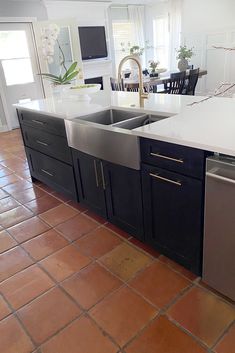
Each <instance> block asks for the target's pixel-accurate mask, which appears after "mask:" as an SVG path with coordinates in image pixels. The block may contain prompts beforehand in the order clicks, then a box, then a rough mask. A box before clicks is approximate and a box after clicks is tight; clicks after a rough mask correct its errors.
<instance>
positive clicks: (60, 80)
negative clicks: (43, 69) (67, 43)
mask: <svg viewBox="0 0 235 353" xmlns="http://www.w3.org/2000/svg"><path fill="white" fill-rule="evenodd" d="M77 64H78V63H77V62H76V61H75V62H74V63H72V65H71V66H70V67H69V68H68V70H67V69H66V71H65V73H64V74H60V75H58V76H56V75H52V74H49V73H41V74H40V75H41V76H42V77H43V78H45V79H47V80H49V81H51V83H52V84H53V85H54V86H57V85H68V84H70V83H71V81H72V80H74V79H75V78H76V76H77V75H78V73H79V72H80V69H77Z"/></svg>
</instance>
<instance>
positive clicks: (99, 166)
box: [16, 92, 235, 275]
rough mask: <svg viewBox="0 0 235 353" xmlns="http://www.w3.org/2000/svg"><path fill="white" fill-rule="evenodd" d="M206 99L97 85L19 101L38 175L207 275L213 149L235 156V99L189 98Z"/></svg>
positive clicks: (28, 150) (31, 163)
mask: <svg viewBox="0 0 235 353" xmlns="http://www.w3.org/2000/svg"><path fill="white" fill-rule="evenodd" d="M200 100H201V97H195V96H193V97H192V96H177V95H162V94H150V96H149V99H148V100H146V102H145V107H144V108H140V107H139V105H138V93H129V92H112V93H111V94H110V95H106V94H105V93H104V92H99V93H97V94H95V95H94V96H93V98H92V100H91V102H89V103H87V102H78V101H76V100H73V99H59V98H49V99H45V100H39V101H34V102H29V103H26V104H19V105H16V108H17V109H18V114H19V121H20V124H21V130H22V134H23V139H24V143H25V147H26V153H27V157H28V162H29V166H30V171H31V175H32V177H33V180H34V179H37V180H40V181H42V182H44V183H46V184H48V185H49V186H51V187H52V188H54V189H55V190H57V191H60V192H63V193H65V194H66V195H68V196H69V197H71V198H73V199H75V200H76V201H79V202H81V203H84V204H86V205H87V206H88V207H89V208H90V209H92V210H93V211H95V212H96V213H97V214H100V215H102V216H103V217H105V218H106V219H108V220H109V222H111V223H114V224H115V225H117V226H119V227H120V228H122V229H124V230H125V231H127V232H129V233H130V234H132V235H133V236H135V237H137V238H138V239H140V240H141V241H144V242H147V243H149V244H151V245H152V246H153V247H155V248H156V249H157V250H158V251H160V252H161V253H164V254H166V255H167V256H169V257H171V258H172V259H174V260H175V261H177V262H179V263H180V264H182V265H184V266H185V267H187V268H188V269H190V270H191V271H193V272H195V273H196V274H199V275H200V274H201V270H202V246H203V224H204V216H203V215H204V189H205V187H204V185H205V163H206V157H207V156H209V155H211V154H212V153H213V152H216V153H223V154H227V155H230V156H235V139H234V130H235V120H234V113H235V102H234V100H232V99H226V98H221V99H218V98H217V99H211V100H209V101H207V102H204V103H200V104H195V105H193V106H191V105H190V104H191V103H193V102H195V101H200ZM107 111H108V113H107ZM107 114H108V118H107ZM123 114H124V117H121V118H120V116H122V115H123ZM114 115H115V116H116V120H117V121H116V122H114V121H111V120H112V119H113V117H114ZM127 117H128V118H127ZM150 117H151V118H153V121H154V122H152V120H151V121H150V122H151V123H149V124H145V123H146V121H147V120H148V122H149V119H150ZM104 119H105V120H104ZM107 119H111V120H110V122H109V123H107ZM146 119H147V120H146ZM104 121H105V122H104ZM136 122H137V125H136ZM143 122H144V124H143ZM130 123H131V124H130ZM138 125H140V126H138ZM130 126H132V127H130ZM136 126H137V127H136Z"/></svg>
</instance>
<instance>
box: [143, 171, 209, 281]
mask: <svg viewBox="0 0 235 353" xmlns="http://www.w3.org/2000/svg"><path fill="white" fill-rule="evenodd" d="M142 182H143V200H144V222H145V237H146V239H147V241H148V242H149V243H151V244H152V245H153V246H154V247H155V248H157V249H158V250H159V251H160V252H162V253H164V254H165V255H167V256H169V257H170V258H172V259H173V260H176V261H177V262H179V263H181V264H182V265H184V266H185V267H187V268H188V269H190V270H191V271H193V272H195V273H197V274H201V255H202V234H203V229H202V222H203V189H204V187H203V183H202V182H201V181H200V180H196V179H194V178H190V177H186V176H182V175H180V174H177V173H173V172H169V171H166V170H164V169H160V168H155V167H151V166H148V165H143V170H142Z"/></svg>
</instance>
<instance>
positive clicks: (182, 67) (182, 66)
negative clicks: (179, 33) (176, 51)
mask: <svg viewBox="0 0 235 353" xmlns="http://www.w3.org/2000/svg"><path fill="white" fill-rule="evenodd" d="M187 68H188V60H186V59H180V60H179V61H178V69H179V70H180V71H186V70H187Z"/></svg>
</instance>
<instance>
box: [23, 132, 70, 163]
mask: <svg viewBox="0 0 235 353" xmlns="http://www.w3.org/2000/svg"><path fill="white" fill-rule="evenodd" d="M21 129H22V135H23V138H24V143H25V145H26V146H27V147H31V148H33V149H35V150H37V151H39V152H42V153H45V154H47V155H48V156H51V157H55V158H57V159H59V160H61V161H63V162H66V163H69V164H72V156H71V151H70V148H69V146H68V143H67V139H66V138H65V137H61V136H57V135H52V134H50V133H48V132H45V131H42V130H39V129H35V128H32V127H29V126H24V125H22V126H21Z"/></svg>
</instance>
